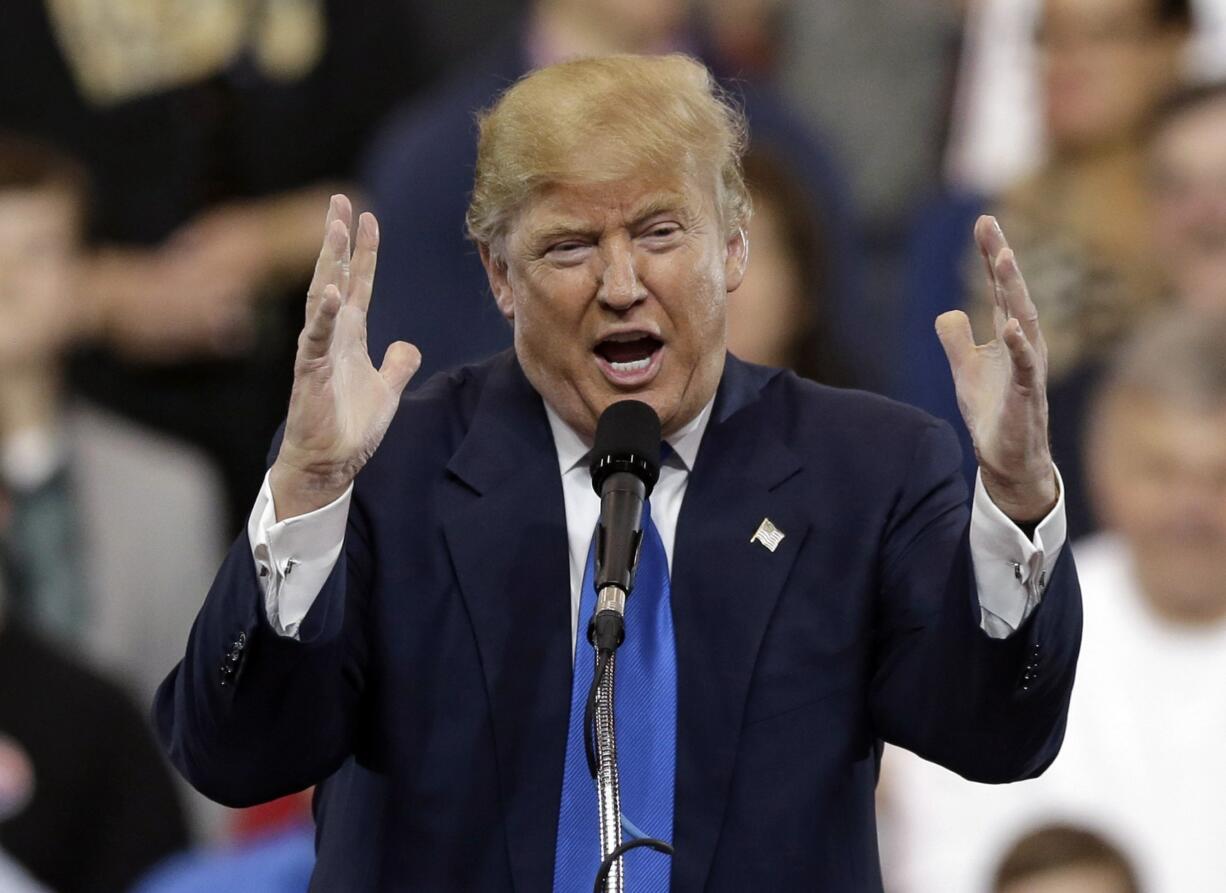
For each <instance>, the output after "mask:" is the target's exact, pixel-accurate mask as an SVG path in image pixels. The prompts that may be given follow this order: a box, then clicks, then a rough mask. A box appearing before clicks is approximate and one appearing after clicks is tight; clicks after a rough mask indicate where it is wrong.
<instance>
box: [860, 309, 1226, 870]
mask: <svg viewBox="0 0 1226 893" xmlns="http://www.w3.org/2000/svg"><path fill="white" fill-rule="evenodd" d="M1087 446H1088V450H1087V469H1088V472H1089V475H1088V477H1089V480H1090V482H1091V484H1092V485H1093V487H1092V495H1093V496H1094V498H1095V503H1096V505H1097V508H1098V510H1099V512H1100V514H1101V517H1102V518H1103V521H1104V524H1105V532H1104V533H1102V534H1099V535H1096V536H1094V537H1092V538H1089V539H1085V540H1081V541H1079V542H1078V543H1077V544H1076V551H1077V562H1078V565H1079V568H1080V577H1081V581H1082V587H1083V589H1084V591H1085V613H1086V637H1085V642H1084V645H1083V647H1082V652H1081V658H1080V662H1079V666H1078V678H1077V691H1076V692H1075V693H1074V696H1073V703H1072V707H1071V712H1070V720H1069V725H1068V733H1067V735H1066V737H1065V742H1064V748H1063V750H1062V752H1061V756H1060V760H1059V762H1058V763H1057V764H1056V765H1055V767H1053V769H1052V771H1051V772H1049V773H1047V774H1046V775H1045V776H1044V777H1043V778H1041V779H1038V780H1036V781H1031V782H1026V783H1025V784H1021V785H1016V786H1014V787H1012V788H1010V789H1009V790H1007V791H1000V790H988V789H984V788H981V787H979V786H977V785H970V784H967V783H966V782H964V781H962V780H961V779H957V778H954V777H953V776H951V775H949V774H948V773H946V772H943V771H941V770H940V769H937V768H936V767H932V766H926V765H922V764H920V763H919V762H918V761H917V760H914V759H911V758H910V757H909V756H908V755H906V754H902V753H895V752H893V751H891V752H890V753H889V754H888V755H887V757H886V764H885V766H886V773H885V774H886V783H885V786H884V787H885V790H886V791H887V792H888V795H889V799H890V801H891V802H892V803H893V804H895V805H896V806H897V813H898V817H899V819H900V821H899V824H898V825H897V826H892V830H893V831H894V832H895V833H894V835H893V836H894V838H895V839H897V840H898V841H900V843H901V850H900V852H899V854H898V859H897V860H896V863H895V865H894V866H892V867H896V868H897V869H898V871H897V883H896V884H894V885H892V886H893V888H896V889H898V890H900V891H906V893H926V891H933V893H936V891H940V893H969V891H973V890H979V889H982V888H983V881H984V880H985V879H986V877H987V875H988V873H989V871H990V866H991V863H992V862H993V861H994V860H995V859H996V858H997V857H998V854H999V853H1000V852H1001V851H1002V849H1003V848H1004V847H1005V846H1007V845H1008V843H1009V841H1010V840H1011V839H1012V838H1014V837H1016V836H1018V835H1020V834H1022V833H1024V832H1026V831H1027V830H1029V829H1030V828H1032V827H1034V826H1035V825H1036V824H1041V823H1044V822H1047V821H1050V820H1052V819H1053V818H1056V819H1060V820H1068V821H1073V822H1075V823H1076V824H1079V825H1083V826H1086V827H1088V828H1092V829H1097V830H1099V831H1101V832H1103V833H1105V834H1106V835H1107V836H1109V837H1111V838H1113V839H1115V840H1117V841H1118V842H1119V843H1120V844H1121V845H1123V846H1124V847H1125V849H1126V851H1127V852H1128V853H1129V855H1130V856H1131V857H1132V858H1133V860H1134V861H1135V864H1136V868H1137V872H1138V875H1139V877H1140V880H1141V886H1142V888H1143V889H1145V890H1152V891H1154V893H1164V891H1183V890H1214V889H1217V888H1219V887H1220V886H1221V879H1222V877H1223V874H1224V873H1226V857H1224V856H1223V852H1222V847H1221V841H1220V837H1221V829H1222V827H1223V825H1224V824H1226V807H1224V806H1223V803H1224V802H1226V769H1224V768H1223V764H1222V760H1221V758H1220V751H1221V744H1220V743H1221V741H1222V738H1223V737H1224V736H1226V700H1224V699H1223V698H1222V680H1223V678H1226V588H1224V587H1223V580H1226V317H1223V316H1222V315H1221V314H1220V313H1219V314H1216V315H1205V314H1198V313H1195V312H1189V311H1186V310H1185V311H1183V312H1181V313H1180V314H1178V315H1174V316H1172V317H1171V318H1169V319H1166V320H1163V321H1162V322H1161V323H1159V324H1157V325H1154V326H1151V327H1150V328H1149V329H1147V330H1146V331H1145V332H1143V333H1138V337H1137V338H1136V339H1135V340H1134V342H1133V343H1132V344H1130V345H1128V347H1127V349H1126V350H1125V352H1124V353H1123V354H1122V355H1121V356H1120V357H1119V359H1118V361H1117V362H1116V363H1115V364H1114V367H1113V368H1112V369H1111V371H1110V372H1109V373H1108V375H1107V376H1106V379H1105V382H1104V384H1103V386H1102V387H1100V389H1099V393H1098V394H1097V396H1096V398H1095V400H1094V404H1093V412H1092V413H1091V424H1090V434H1089V438H1088V443H1087ZM971 835H973V836H974V839H975V840H976V841H977V842H978V844H979V845H978V846H976V847H972V848H968V847H967V846H966V840H967V839H968V837H969V836H971Z"/></svg>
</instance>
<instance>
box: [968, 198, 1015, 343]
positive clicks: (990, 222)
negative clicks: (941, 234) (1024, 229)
mask: <svg viewBox="0 0 1226 893" xmlns="http://www.w3.org/2000/svg"><path fill="white" fill-rule="evenodd" d="M975 244H976V245H977V246H978V247H979V256H980V257H982V258H983V269H984V272H985V273H986V275H987V280H988V292H989V294H991V296H992V328H993V331H994V332H995V333H996V337H997V338H999V337H1000V336H1001V333H1002V332H1003V331H1004V325H1005V323H1006V322H1007V321H1008V319H1009V309H1008V307H1007V306H1006V304H1005V299H1004V294H1003V292H1002V289H1001V285H1000V280H999V279H998V277H997V275H996V263H995V259H996V256H997V254H999V253H1000V250H1001V249H1002V248H1004V247H1005V245H1006V243H1005V236H1004V233H1003V232H1001V229H1000V225H999V224H998V223H997V222H996V218H995V217H992V216H990V215H988V214H981V215H980V216H979V219H978V220H976V221H975Z"/></svg>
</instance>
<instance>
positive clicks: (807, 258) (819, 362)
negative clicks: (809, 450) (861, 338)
mask: <svg viewBox="0 0 1226 893" xmlns="http://www.w3.org/2000/svg"><path fill="white" fill-rule="evenodd" d="M744 166H745V182H746V184H747V185H748V187H749V193H750V197H751V198H752V200H753V217H752V218H751V219H750V222H749V227H748V231H749V244H750V246H752V247H751V251H752V252H753V263H752V264H750V265H749V268H748V269H747V271H746V273H745V278H744V280H743V281H742V282H741V285H740V287H739V288H738V289H737V291H736V293H735V294H733V295H730V296H729V300H728V350H729V351H730V352H731V353H733V354H735V355H736V356H738V357H740V358H741V359H743V360H748V361H749V362H751V363H762V364H764V365H767V366H780V367H783V368H785V369H793V370H795V371H796V372H798V373H799V374H801V375H803V376H805V377H806V378H811V379H813V380H814V381H820V382H822V383H824V384H833V385H843V386H849V385H850V384H851V383H852V382H851V378H850V375H849V373H848V370H847V367H846V365H845V364H844V363H843V361H842V358H841V356H840V353H839V350H838V348H837V347H836V345H835V344H834V343H833V339H831V337H830V322H829V313H830V308H829V306H828V301H829V294H830V290H831V288H832V284H831V281H830V274H829V264H830V261H829V258H828V256H827V255H828V253H829V251H830V245H829V244H827V241H826V238H825V234H824V233H823V232H822V228H821V223H820V216H819V214H818V213H816V210H815V209H814V208H813V207H812V205H811V203H810V202H809V196H808V194H807V193H806V191H805V189H804V187H803V186H802V185H801V183H800V181H799V180H798V179H797V178H796V176H795V174H794V173H793V172H792V171H791V170H789V169H788V168H787V166H786V165H785V164H783V163H782V162H780V161H779V160H777V159H776V158H774V157H773V156H772V155H771V154H770V153H769V152H766V151H763V150H761V149H757V148H753V147H751V148H750V149H749V151H748V152H747V153H746V154H745V158H744Z"/></svg>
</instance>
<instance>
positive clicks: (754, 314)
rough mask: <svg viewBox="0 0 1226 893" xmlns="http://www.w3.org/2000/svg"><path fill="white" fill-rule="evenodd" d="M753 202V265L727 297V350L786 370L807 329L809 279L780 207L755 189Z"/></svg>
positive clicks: (808, 323)
mask: <svg viewBox="0 0 1226 893" xmlns="http://www.w3.org/2000/svg"><path fill="white" fill-rule="evenodd" d="M753 203H754V213H753V218H752V219H751V220H750V222H749V227H748V232H749V244H750V246H751V251H752V254H753V263H752V264H750V265H749V267H748V268H747V269H746V271H745V278H744V279H743V280H742V282H741V287H740V288H739V289H737V293H736V295H734V296H732V297H730V298H729V299H728V350H729V351H731V352H732V354H733V355H734V356H736V357H739V358H740V359H742V360H748V361H749V362H751V363H762V364H763V365H766V366H782V367H784V368H787V367H790V366H792V365H794V363H795V359H796V353H797V347H798V343H797V342H798V341H799V339H800V338H802V337H804V336H805V335H806V334H807V333H808V332H809V329H810V315H811V313H812V310H811V308H810V306H809V301H808V299H807V295H806V291H805V289H806V285H807V283H805V281H804V277H803V273H802V271H801V268H800V264H799V262H798V259H797V258H796V257H795V256H794V255H793V254H792V252H791V250H790V247H789V241H788V239H787V234H786V233H785V231H784V229H785V224H784V221H783V219H782V216H781V214H780V211H779V208H778V207H777V206H776V205H775V204H774V203H773V202H771V201H770V200H769V199H768V198H766V197H765V196H763V195H762V194H760V193H757V192H755V193H753Z"/></svg>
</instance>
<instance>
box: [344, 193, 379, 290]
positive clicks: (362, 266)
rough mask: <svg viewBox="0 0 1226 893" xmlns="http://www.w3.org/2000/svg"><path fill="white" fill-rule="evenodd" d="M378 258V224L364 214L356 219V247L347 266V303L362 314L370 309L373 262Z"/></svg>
mask: <svg viewBox="0 0 1226 893" xmlns="http://www.w3.org/2000/svg"><path fill="white" fill-rule="evenodd" d="M378 256H379V222H378V221H377V220H375V215H374V214H371V213H370V212H365V213H363V214H362V216H361V217H359V218H358V236H357V247H355V248H354V251H353V261H352V263H351V264H350V265H349V276H350V282H351V285H350V290H349V297H348V303H349V304H352V305H353V306H355V307H357V308H358V309H359V310H361V311H362V312H363V313H365V312H366V309H367V308H368V307H370V291H371V288H372V287H373V286H374V282H375V262H376V261H377V260H378Z"/></svg>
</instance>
